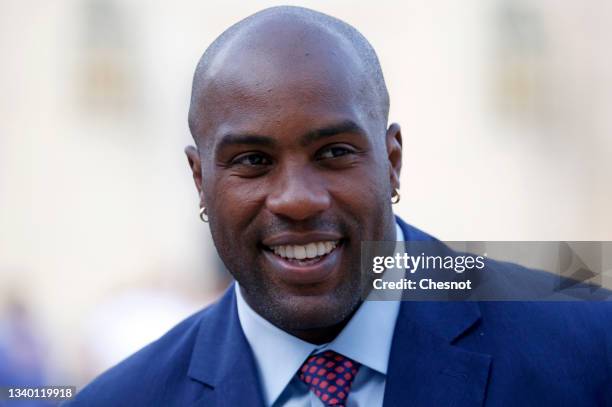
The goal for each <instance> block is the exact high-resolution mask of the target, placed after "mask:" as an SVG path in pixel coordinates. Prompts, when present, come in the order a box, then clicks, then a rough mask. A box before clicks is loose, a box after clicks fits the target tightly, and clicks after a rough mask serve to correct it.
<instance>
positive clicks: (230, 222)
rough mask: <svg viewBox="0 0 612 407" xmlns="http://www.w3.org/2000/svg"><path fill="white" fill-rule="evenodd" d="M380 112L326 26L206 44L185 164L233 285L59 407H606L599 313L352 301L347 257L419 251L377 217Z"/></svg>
mask: <svg viewBox="0 0 612 407" xmlns="http://www.w3.org/2000/svg"><path fill="white" fill-rule="evenodd" d="M388 111H389V97H388V93H387V90H386V86H385V83H384V80H383V76H382V72H381V68H380V65H379V63H378V60H377V57H376V55H375V53H374V51H373V49H372V48H371V46H370V45H369V43H368V42H367V40H366V39H365V38H364V37H363V36H362V35H361V34H359V33H358V32H357V31H356V30H355V29H354V28H353V27H351V26H349V25H347V24H346V23H344V22H341V21H339V20H337V19H334V18H332V17H329V16H327V15H324V14H321V13H318V12H315V11H311V10H307V9H302V8H296V7H278V8H272V9H267V10H264V11H262V12H259V13H257V14H255V15H252V16H250V17H248V18H246V19H245V20H242V21H241V22H239V23H237V24H236V25H234V26H232V27H230V28H229V29H228V30H227V31H225V32H224V33H223V34H222V35H221V36H220V37H219V38H217V39H216V40H215V42H214V43H213V44H212V45H211V46H210V47H209V48H208V49H207V50H206V52H205V53H204V55H203V57H202V59H201V60H200V62H199V64H198V66H197V69H196V72H195V76H194V81H193V92H192V99H191V107H190V111H189V125H190V129H191V132H192V135H193V138H194V141H195V144H196V146H190V147H187V148H186V150H185V152H186V154H187V157H188V161H189V165H190V167H191V170H192V173H193V179H194V181H195V185H196V188H197V191H198V194H199V204H200V214H201V217H202V220H204V221H206V222H209V225H210V229H211V232H212V236H213V239H214V243H215V246H216V248H217V250H218V253H219V255H220V257H221V258H222V260H223V261H224V263H225V265H226V266H227V268H228V269H229V271H230V272H231V273H232V275H233V276H234V277H235V279H236V283H235V284H234V285H232V287H230V288H229V290H228V291H227V292H226V293H225V295H224V296H223V298H222V299H221V300H220V301H219V302H218V303H216V304H214V305H212V306H211V307H209V308H207V309H205V310H203V311H201V312H199V313H197V314H196V315H194V316H192V317H190V318H189V319H187V320H185V321H184V322H182V323H181V324H179V325H178V326H177V327H175V328H174V329H172V330H171V331H170V332H169V333H167V334H166V335H165V336H163V337H162V338H160V339H159V340H158V341H156V342H155V343H153V344H151V345H149V346H148V347H146V348H144V349H143V350H141V351H139V352H138V353H136V354H135V355H133V356H132V357H130V358H128V359H127V360H126V361H124V362H122V363H121V364H119V365H118V366H116V367H114V368H113V369H111V370H109V371H108V372H106V373H105V374H103V375H102V376H101V377H100V378H98V379H97V380H95V381H94V382H93V383H92V384H90V385H89V386H88V387H86V388H85V389H84V390H83V391H82V392H81V393H80V394H79V396H78V397H77V399H76V401H75V404H76V405H95V406H98V405H99V406H111V405H112V406H124V405H125V406H136V405H138V406H140V405H142V406H145V405H146V406H261V405H265V406H283V405H288V406H327V405H337V406H368V407H370V406H374V407H376V406H383V405H384V406H401V405H409V406H450V405H454V406H481V405H572V406H582V405H584V406H587V405H609V404H605V403H610V402H611V398H612V395H610V394H609V393H608V391H609V390H610V389H612V386H610V387H609V385H611V384H612V382H611V376H610V369H611V368H610V355H612V345H610V344H611V343H612V341H610V339H611V338H610V337H609V335H610V332H611V331H612V329H611V328H612V327H611V325H610V323H609V320H608V319H607V318H608V317H609V316H610V312H609V311H610V307H609V306H607V305H606V306H605V307H604V306H603V305H600V304H594V305H591V304H586V303H584V304H535V303H534V304H527V303H514V304H507V303H488V304H487V303H483V304H479V303H475V302H446V303H438V302H430V303H419V302H404V303H400V302H398V301H382V302H375V301H362V300H361V299H362V280H361V279H362V277H361V271H360V261H361V257H360V256H361V243H362V242H363V241H394V240H397V241H405V240H434V239H433V238H432V237H430V236H428V235H427V234H425V233H423V232H421V231H419V230H417V229H415V228H413V227H411V226H409V225H407V224H406V223H404V222H403V221H401V220H399V219H398V218H396V217H394V215H393V211H392V202H393V201H397V200H398V199H399V194H398V192H397V191H398V188H399V175H400V170H401V163H402V161H401V146H402V139H401V133H400V128H399V126H398V125H396V124H391V125H388V124H387V116H388ZM559 336H569V337H570V338H571V340H569V341H568V342H563V343H561V342H559V341H557V340H555V338H557V337H559ZM587 375H589V376H588V377H586V376H587ZM598 403H599V404H598Z"/></svg>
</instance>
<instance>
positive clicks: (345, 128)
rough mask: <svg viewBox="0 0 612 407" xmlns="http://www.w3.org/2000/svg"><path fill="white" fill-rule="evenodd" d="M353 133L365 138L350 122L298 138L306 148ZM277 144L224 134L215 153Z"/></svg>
mask: <svg viewBox="0 0 612 407" xmlns="http://www.w3.org/2000/svg"><path fill="white" fill-rule="evenodd" d="M345 133H355V134H359V135H361V136H365V135H366V132H365V130H363V129H362V128H361V127H360V126H359V125H358V124H357V123H355V122H354V121H352V120H345V121H342V122H339V123H336V124H332V125H329V126H325V127H322V128H320V129H316V130H312V131H309V132H307V133H305V134H303V135H301V136H300V140H299V143H300V145H301V146H302V147H306V146H308V145H309V144H312V143H314V142H316V141H318V140H321V139H324V138H328V137H333V136H336V135H338V134H345ZM277 144H278V142H277V141H276V139H274V138H273V137H270V136H264V135H259V134H231V133H230V134H226V135H224V136H223V137H222V138H221V140H220V141H219V143H218V144H217V146H216V148H215V151H216V152H219V151H220V150H221V149H223V148H226V147H229V146H232V145H256V146H262V147H274V146H276V145H277Z"/></svg>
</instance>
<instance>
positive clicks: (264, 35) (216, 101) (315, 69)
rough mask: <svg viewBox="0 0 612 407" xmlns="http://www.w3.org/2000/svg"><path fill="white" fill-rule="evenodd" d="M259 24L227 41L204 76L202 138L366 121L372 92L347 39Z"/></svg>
mask: <svg viewBox="0 0 612 407" xmlns="http://www.w3.org/2000/svg"><path fill="white" fill-rule="evenodd" d="M254 29H257V31H256V32H255V31H253V32H250V31H249V30H247V31H246V32H244V33H242V35H239V36H236V37H235V38H233V39H232V40H230V41H228V43H227V44H225V46H224V47H223V49H222V50H220V51H219V52H218V53H217V54H216V55H215V57H214V58H213V60H212V61H211V62H210V65H209V67H208V68H207V70H206V72H205V73H204V74H203V77H202V78H200V81H201V84H202V86H201V87H200V89H199V94H198V95H197V97H198V99H199V103H198V106H197V111H196V112H195V113H196V115H197V121H198V122H199V124H200V125H199V126H198V127H199V132H198V133H199V136H200V137H208V136H211V135H215V134H218V133H219V132H221V130H223V131H226V130H229V131H237V130H240V131H254V130H259V129H252V128H251V129H250V128H248V127H279V126H281V127H282V128H283V130H284V131H288V129H287V127H291V126H292V125H295V126H297V127H304V126H305V125H307V124H308V123H309V122H313V123H312V125H313V126H315V125H317V123H314V122H330V121H334V120H335V121H337V120H345V119H350V120H353V121H355V122H361V123H359V124H360V125H361V126H363V127H364V128H365V127H368V123H367V122H368V120H369V119H370V117H369V116H370V115H369V114H368V111H369V110H370V109H371V104H372V103H374V98H373V97H371V96H370V97H369V100H368V96H367V95H368V93H371V92H368V90H367V88H368V85H367V83H366V82H367V81H365V80H364V69H363V67H362V63H361V61H360V60H359V58H358V56H357V55H356V53H355V51H354V50H353V48H352V46H350V45H349V44H347V43H346V40H345V39H343V38H342V37H340V36H337V35H334V34H333V33H329V32H326V31H325V30H320V29H314V28H312V27H309V26H299V25H298V26H287V25H278V24H277V25H270V26H266V27H265V28H263V29H262V28H261V27H253V28H252V30H254ZM364 95H365V96H364ZM368 102H369V103H368ZM228 127H230V129H228ZM232 127H238V128H239V129H235V128H232ZM295 130H296V131H298V130H305V129H303V128H300V129H295Z"/></svg>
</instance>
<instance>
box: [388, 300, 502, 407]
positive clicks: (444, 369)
mask: <svg viewBox="0 0 612 407" xmlns="http://www.w3.org/2000/svg"><path fill="white" fill-rule="evenodd" d="M478 318H479V312H478V307H477V305H476V303H473V302H404V303H403V304H402V306H401V309H400V314H399V316H398V320H397V324H396V328H395V335H394V337H393V343H392V346H391V354H390V357H389V368H388V371H387V384H386V388H385V398H384V406H385V407H391V406H411V407H413V406H414V407H417V406H428V407H430V406H436V407H446V406H462V407H472V406H474V407H476V406H482V404H483V402H484V396H485V390H486V385H487V381H488V377H489V366H490V363H491V357H490V356H489V355H486V354H481V353H475V352H471V351H466V350H464V349H461V348H459V347H457V346H454V345H453V344H452V342H453V341H454V340H455V339H457V338H458V337H459V336H461V335H462V334H463V333H465V331H466V330H467V329H469V328H470V327H471V326H473V325H474V324H475V323H476V322H477V321H478Z"/></svg>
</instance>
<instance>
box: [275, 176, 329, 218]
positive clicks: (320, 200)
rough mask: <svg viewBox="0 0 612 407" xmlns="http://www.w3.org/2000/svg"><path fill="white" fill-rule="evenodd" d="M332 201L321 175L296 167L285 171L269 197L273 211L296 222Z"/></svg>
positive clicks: (325, 206) (319, 210) (313, 214)
mask: <svg viewBox="0 0 612 407" xmlns="http://www.w3.org/2000/svg"><path fill="white" fill-rule="evenodd" d="M330 204H331V198H330V196H329V192H328V191H327V189H326V186H325V182H324V180H323V179H322V177H321V176H317V174H315V173H313V171H308V170H307V169H304V168H300V167H297V166H293V168H286V169H285V171H283V174H282V175H281V176H280V177H279V179H277V180H275V188H274V190H273V191H272V193H270V194H269V195H268V197H267V199H266V206H267V208H268V210H269V211H270V212H272V213H274V214H276V215H278V216H282V217H285V218H289V219H291V220H296V221H301V220H306V219H309V218H311V217H313V216H316V215H318V214H319V213H321V212H323V211H325V210H326V209H328V208H329V207H330Z"/></svg>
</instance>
